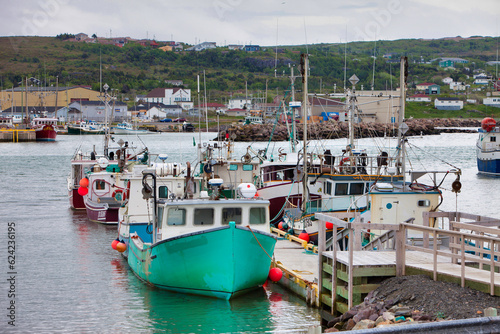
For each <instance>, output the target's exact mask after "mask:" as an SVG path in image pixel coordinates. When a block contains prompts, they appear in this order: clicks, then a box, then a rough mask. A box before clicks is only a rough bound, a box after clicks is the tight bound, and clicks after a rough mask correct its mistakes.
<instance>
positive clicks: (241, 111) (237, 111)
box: [226, 108, 247, 116]
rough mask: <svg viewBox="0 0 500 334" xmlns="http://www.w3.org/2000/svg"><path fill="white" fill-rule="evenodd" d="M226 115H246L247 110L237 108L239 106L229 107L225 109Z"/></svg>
mask: <svg viewBox="0 0 500 334" xmlns="http://www.w3.org/2000/svg"><path fill="white" fill-rule="evenodd" d="M226 115H228V116H247V110H246V109H239V108H234V109H229V110H227V111H226Z"/></svg>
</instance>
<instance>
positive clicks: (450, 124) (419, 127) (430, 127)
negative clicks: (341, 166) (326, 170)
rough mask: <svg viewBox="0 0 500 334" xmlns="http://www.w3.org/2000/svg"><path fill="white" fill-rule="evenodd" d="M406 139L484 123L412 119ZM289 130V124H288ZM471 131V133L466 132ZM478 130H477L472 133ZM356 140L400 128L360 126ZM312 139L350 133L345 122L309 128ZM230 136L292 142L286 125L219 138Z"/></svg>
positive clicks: (237, 129) (238, 128)
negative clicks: (289, 140)
mask: <svg viewBox="0 0 500 334" xmlns="http://www.w3.org/2000/svg"><path fill="white" fill-rule="evenodd" d="M406 124H407V125H408V128H409V130H408V132H407V133H406V135H407V136H419V135H434V134H439V133H443V132H476V131H477V130H476V129H477V128H479V127H480V126H481V121H480V120H476V119H409V120H407V121H406ZM296 125H297V136H298V138H297V139H298V140H301V139H302V134H303V129H302V125H301V124H296ZM289 126H290V124H289ZM467 128H469V129H467ZM471 128H476V129H471ZM355 129H356V130H355V136H356V138H366V137H384V136H395V135H396V134H397V130H398V128H397V126H396V125H394V124H385V123H360V124H356V126H355ZM307 131H308V137H309V138H310V139H336V138H346V137H347V136H348V133H349V129H348V124H347V123H346V122H336V121H326V122H321V123H312V124H308V127H307ZM226 133H229V134H230V136H231V138H233V140H234V141H241V142H252V141H268V140H271V141H286V140H288V139H289V136H288V131H287V126H286V125H285V124H279V125H276V126H275V125H274V124H256V125H239V124H238V125H235V126H231V127H229V128H227V129H224V130H223V131H221V132H219V138H220V139H224V138H225V136H226Z"/></svg>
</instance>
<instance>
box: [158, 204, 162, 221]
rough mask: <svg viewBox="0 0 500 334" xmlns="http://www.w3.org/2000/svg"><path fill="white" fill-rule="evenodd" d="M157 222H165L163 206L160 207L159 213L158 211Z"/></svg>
mask: <svg viewBox="0 0 500 334" xmlns="http://www.w3.org/2000/svg"><path fill="white" fill-rule="evenodd" d="M156 214H157V220H156V221H158V222H162V221H163V207H162V206H159V207H158V211H157V213H156Z"/></svg>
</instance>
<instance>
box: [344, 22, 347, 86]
mask: <svg viewBox="0 0 500 334" xmlns="http://www.w3.org/2000/svg"><path fill="white" fill-rule="evenodd" d="M346 81H347V25H346V26H345V45H344V92H345V88H346V86H345V84H346Z"/></svg>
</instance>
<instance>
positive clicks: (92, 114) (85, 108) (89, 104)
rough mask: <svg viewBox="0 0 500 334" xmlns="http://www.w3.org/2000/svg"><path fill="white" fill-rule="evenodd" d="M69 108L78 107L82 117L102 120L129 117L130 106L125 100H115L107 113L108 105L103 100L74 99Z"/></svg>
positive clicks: (121, 119) (116, 119)
mask: <svg viewBox="0 0 500 334" xmlns="http://www.w3.org/2000/svg"><path fill="white" fill-rule="evenodd" d="M68 109H69V110H71V109H76V110H79V111H80V113H81V118H82V119H86V120H93V121H98V122H102V121H104V120H105V119H106V117H107V119H108V120H111V121H123V120H125V119H126V118H127V117H128V107H127V104H126V103H124V102H119V101H114V102H112V103H111V104H110V107H109V109H108V110H107V113H108V115H106V106H105V104H104V103H103V102H101V101H74V102H71V103H70V104H69V106H68Z"/></svg>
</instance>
